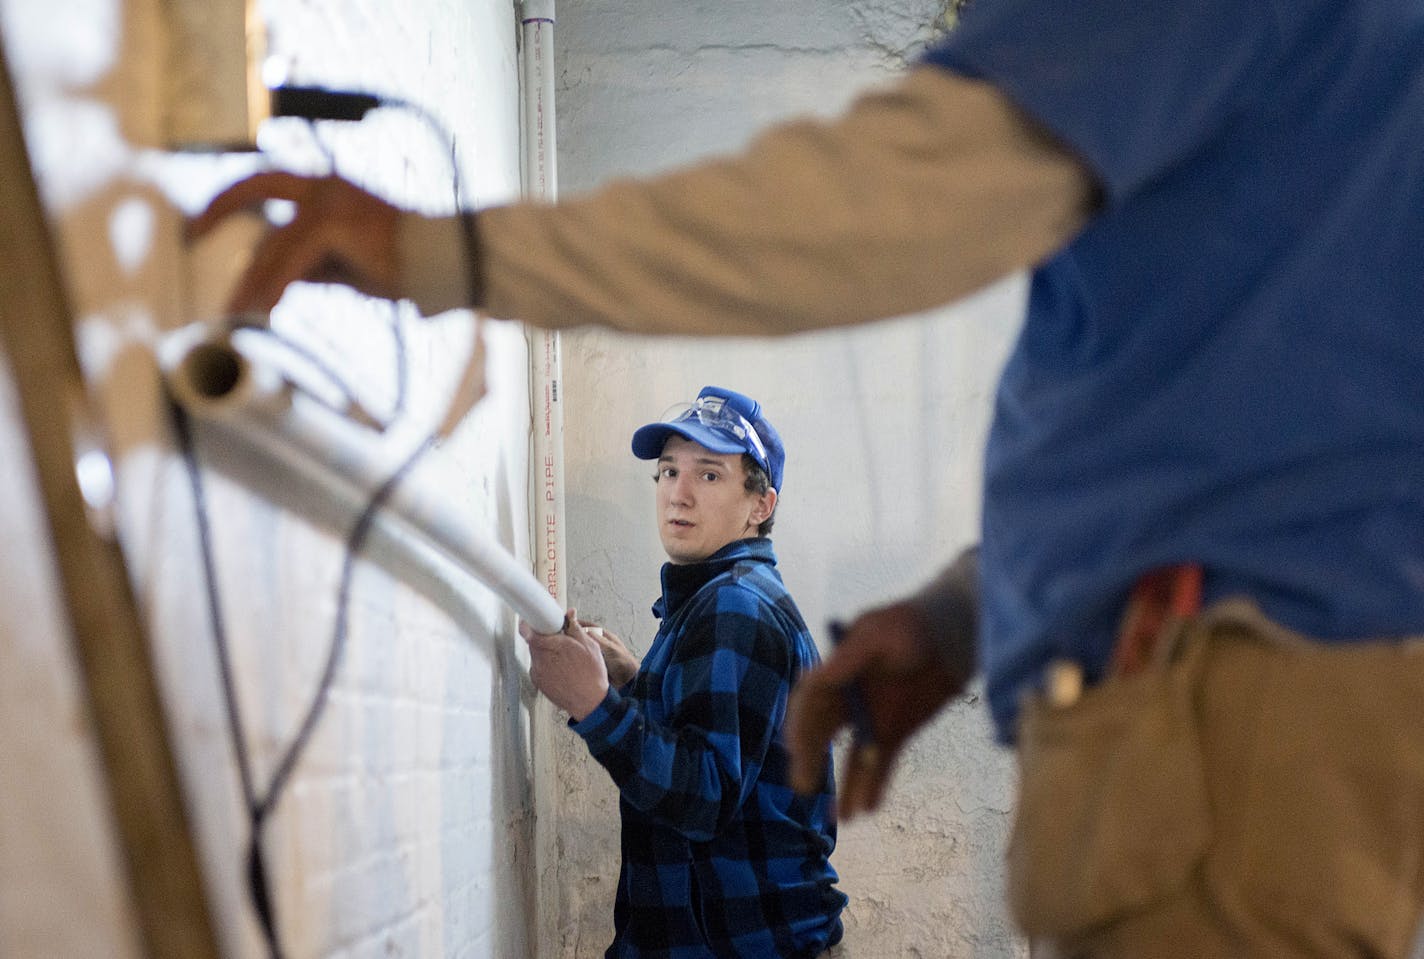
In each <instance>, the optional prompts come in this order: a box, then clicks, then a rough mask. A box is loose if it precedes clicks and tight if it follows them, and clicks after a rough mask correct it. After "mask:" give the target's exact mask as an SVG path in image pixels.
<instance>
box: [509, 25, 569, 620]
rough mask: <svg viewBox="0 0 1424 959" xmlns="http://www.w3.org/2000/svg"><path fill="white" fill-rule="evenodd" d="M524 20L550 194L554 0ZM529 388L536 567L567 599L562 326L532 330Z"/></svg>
mask: <svg viewBox="0 0 1424 959" xmlns="http://www.w3.org/2000/svg"><path fill="white" fill-rule="evenodd" d="M522 9H523V13H522V16H521V27H522V33H523V44H524V59H523V62H522V64H521V73H522V76H521V80H522V83H521V91H520V92H521V98H522V101H523V111H522V115H521V119H522V126H523V135H524V146H523V160H524V163H523V175H524V196H525V198H526V199H530V200H541V201H552V200H554V199H555V197H556V194H557V189H556V186H557V178H558V164H557V157H556V155H555V152H556V142H555V130H554V70H553V52H554V51H553V47H554V0H524V3H523V8H522ZM529 356H530V363H531V370H530V392H531V394H532V396H531V399H532V401H533V402H532V404H531V406H532V409H533V412H534V436H533V445H532V447H531V466H532V468H533V474H534V475H533V483H532V489H531V500H532V503H531V505H532V507H533V508H532V509H531V513H532V516H533V530H532V534H533V535H532V537H531V539H530V542H531V545H532V550H533V553H534V569H535V573H536V575H537V576H538V577H539V580H540V582H542V583H543V584H544V586H545V588H546V589H548V591H549V595H550V596H552V597H554V599H555V600H557V601H558V602H559V603H560V604H561V605H566V600H565V581H566V576H565V570H564V462H563V461H564V409H563V399H564V398H563V370H562V367H561V362H560V356H559V334H558V333H557V332H554V331H548V330H538V331H530V333H529Z"/></svg>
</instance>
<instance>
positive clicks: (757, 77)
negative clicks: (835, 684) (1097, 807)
mask: <svg viewBox="0 0 1424 959" xmlns="http://www.w3.org/2000/svg"><path fill="white" fill-rule="evenodd" d="M945 19H946V15H945V12H944V10H943V8H942V6H941V5H940V4H938V3H936V2H935V0H875V2H860V3H844V4H825V3H816V2H811V0H788V2H784V3H778V4H765V3H748V2H743V0H716V2H713V0H707V2H697V0H694V2H690V3H681V4H674V5H668V4H660V3H652V2H644V0H565V2H564V3H562V4H561V5H560V7H559V18H558V28H557V32H556V48H557V50H558V56H559V77H560V83H559V89H558V97H559V100H558V111H559V138H560V139H559V155H560V156H559V159H560V178H561V191H562V194H563V195H569V194H570V193H573V192H575V191H577V190H579V189H582V188H587V187H590V186H592V185H594V184H597V183H599V182H601V181H603V180H605V179H607V178H609V177H613V176H617V175H622V174H636V173H644V172H650V171H655V170H659V169H664V168H667V167H669V166H672V165H675V164H679V163H683V162H686V161H689V160H692V159H694V158H696V157H699V156H703V155H706V154H709V153H716V152H722V151H727V150H731V149H735V148H736V147H737V146H738V145H740V144H742V143H743V142H745V141H746V139H747V138H748V137H749V136H750V135H751V134H752V132H753V131H754V130H755V129H757V128H758V127H760V126H761V125H763V124H765V123H767V122H770V121H773V120H775V119H776V118H778V117H782V116H786V115H791V114H800V113H807V112H811V113H819V114H829V113H833V112H835V111H836V110H838V109H840V108H841V107H842V106H843V105H844V104H845V103H846V102H847V101H848V99H849V98H850V97H851V96H852V95H853V94H854V93H855V92H856V91H858V90H860V89H862V88H864V87H865V86H867V85H869V84H874V83H880V82H885V81H887V80H888V79H889V78H891V77H893V76H894V75H896V74H897V73H898V72H899V71H900V70H901V69H903V67H904V64H905V63H906V62H907V61H908V60H911V59H912V58H913V57H914V55H915V52H916V51H917V50H918V49H920V48H921V46H922V45H923V44H924V43H925V42H926V41H927V39H928V38H929V37H930V36H931V35H932V34H933V32H934V30H935V29H938V28H942V27H943V26H944V23H945ZM1022 298H1023V286H1022V282H1021V280H1009V281H1007V282H1005V283H1003V284H1000V285H999V286H997V287H995V288H992V289H990V290H988V291H985V292H984V293H983V294H981V295H979V296H977V297H975V298H972V299H971V300H970V301H968V302H965V303H962V304H959V305H957V306H955V307H954V308H952V309H948V310H945V311H941V312H937V313H935V314H932V315H928V316H924V317H917V318H908V319H903V320H897V321H893V322H888V323H882V324H878V325H875V326H870V327H865V328H860V329H856V330H852V331H849V332H845V333H835V334H812V335H804V336H798V337H795V338H790V339H784V340H777V341H765V340H682V341H660V340H654V339H640V338H632V337H624V336H613V335H607V334H602V333H581V334H578V335H576V336H570V337H568V338H567V339H566V341H565V371H566V378H567V382H568V396H569V398H570V402H569V411H568V414H567V416H568V419H567V424H566V425H567V428H568V435H567V437H566V453H567V457H568V460H569V463H570V472H569V476H568V490H569V507H568V509H569V533H568V543H569V554H570V555H569V558H570V567H571V569H572V575H571V579H570V588H569V593H570V599H571V602H572V603H574V604H575V605H576V606H577V607H578V609H579V612H580V615H584V616H589V617H592V618H595V619H598V620H601V621H602V622H604V623H606V624H607V625H608V626H609V627H610V628H612V629H613V630H614V631H615V632H617V633H619V634H620V635H621V636H624V637H626V638H627V639H628V640H629V641H630V643H631V644H632V645H633V646H634V647H635V648H637V649H638V650H639V651H640V652H641V651H642V650H645V649H646V647H647V644H648V642H649V641H650V640H651V638H652V635H653V632H654V630H655V626H656V624H655V621H654V620H653V618H652V616H651V615H650V613H649V606H650V605H651V603H652V601H653V599H654V598H656V590H657V569H658V566H659V565H660V563H661V562H662V560H663V555H662V553H661V550H660V547H659V545H658V540H657V536H656V532H655V527H654V523H653V491H652V484H651V483H650V482H649V479H648V477H649V476H651V472H652V471H651V468H650V467H649V465H648V464H646V463H643V462H640V461H637V460H635V459H634V458H633V457H632V456H631V454H630V453H629V450H628V440H629V436H630V434H631V432H632V430H633V429H634V428H636V427H637V426H639V425H641V424H643V423H645V422H648V421H650V420H654V419H657V418H659V417H660V416H661V415H662V414H663V412H664V411H665V410H666V409H668V407H670V406H671V405H672V404H674V403H677V402H679V401H686V400H689V399H691V398H692V397H693V396H694V395H695V394H696V391H697V389H698V388H699V387H700V386H702V385H704V384H707V383H715V384H719V385H723V386H728V387H732V388H735V389H738V390H742V391H745V392H747V393H750V394H751V395H753V396H755V397H757V398H758V399H759V400H761V402H762V403H763V405H764V407H765V408H766V410H767V411H768V413H769V415H770V416H771V418H772V420H773V422H774V423H775V424H776V425H777V427H778V428H779V430H780V431H781V434H782V436H783V438H784V439H785V441H786V444H787V447H788V462H787V471H786V480H785V483H784V487H785V488H784V490H783V497H782V500H781V505H780V507H779V509H778V518H777V524H776V530H775V532H774V534H773V538H774V540H775V543H776V547H777V552H778V555H779V557H780V559H781V567H782V571H783V574H784V577H785V579H786V581H787V583H788V584H789V585H790V587H791V590H792V592H793V594H794V595H795V596H796V597H797V600H798V602H799V603H800V605H801V607H802V610H803V612H804V613H805V614H806V616H807V619H808V621H809V622H810V623H812V624H813V628H818V629H820V628H822V627H823V626H824V624H825V623H826V621H827V620H828V618H830V617H835V616H839V617H844V616H848V615H851V614H853V613H854V612H855V611H856V610H857V609H861V608H864V607H866V606H868V605H871V604H874V603H876V602H879V601H883V600H885V599H887V598H889V597H892V596H895V595H898V594H899V593H902V592H904V591H906V590H908V589H910V588H912V587H915V586H918V585H919V584H920V583H921V582H922V581H923V580H924V579H925V578H927V577H928V576H929V575H930V574H931V573H932V571H934V570H935V569H937V568H938V566H939V565H940V564H941V563H943V562H944V561H945V560H947V559H948V558H950V557H952V556H953V555H954V554H955V553H956V552H957V550H958V549H959V548H960V547H961V546H963V545H964V544H966V543H969V542H972V541H973V540H974V539H975V538H976V537H977V524H978V515H979V510H978V503H979V492H980V479H979V475H980V460H981V456H982V445H983V437H984V433H985V429H986V425H987V420H988V415H989V408H990V402H991V392H992V385H993V382H994V380H995V378H996V375H997V371H998V369H999V366H1000V364H1001V363H1002V360H1003V358H1004V356H1005V354H1006V352H1007V349H1008V346H1009V344H1010V341H1011V339H1012V337H1013V335H1014V333H1015V331H1016V328H1017V326H1018V323H1019V319H1020V312H1021V307H1022ZM821 638H822V639H823V640H824V632H822V634H821ZM562 748H563V751H564V757H563V759H562V760H561V761H560V764H559V765H560V768H561V769H562V770H563V775H562V796H563V797H564V806H563V810H562V820H561V824H560V830H559V842H560V850H559V853H560V859H559V862H560V869H561V872H562V881H561V882H560V884H559V886H560V888H561V889H563V890H565V891H566V896H565V898H564V899H563V900H562V901H561V902H560V903H558V906H557V908H558V910H559V913H558V916H559V918H558V933H559V942H560V946H561V951H560V953H559V954H561V955H566V956H574V957H592V956H598V955H601V950H602V948H603V947H604V946H605V945H606V944H607V941H608V938H609V935H610V929H611V924H612V897H613V887H614V883H615V881H616V878H617V868H618V851H617V849H618V847H617V834H618V826H617V804H616V793H615V791H614V790H613V788H612V786H611V784H610V782H609V780H608V777H607V776H606V774H604V773H603V771H602V770H601V769H600V768H599V767H598V766H597V765H596V764H594V763H592V762H591V761H590V760H589V759H588V757H587V753H586V750H584V749H583V748H582V746H581V744H580V743H579V742H578V741H577V740H576V739H575V738H574V737H572V736H569V737H567V738H565V740H564V741H563V744H562ZM1012 791H1013V769H1012V762H1011V757H1010V756H1009V755H1008V754H1007V753H1005V752H1004V751H1002V750H1000V749H999V748H998V747H995V746H993V745H991V744H990V738H989V730H988V724H987V720H986V716H985V709H984V706H983V704H982V702H980V701H979V698H978V696H977V695H971V696H970V697H968V698H967V700H966V701H965V702H963V703H962V704H960V705H958V706H956V707H955V708H953V709H951V710H950V711H949V712H948V713H947V714H946V715H944V716H943V717H942V718H941V719H940V720H939V721H938V722H937V723H936V724H935V726H934V727H933V728H932V729H930V730H929V731H928V732H927V733H925V734H924V735H923V736H922V737H921V738H920V739H919V740H918V741H917V742H915V744H914V745H913V747H912V748H911V750H910V751H909V754H908V756H907V757H906V759H905V761H904V763H903V766H902V768H901V770H900V772H899V779H898V782H897V784H896V786H895V789H894V794H893V797H892V799H891V801H890V802H889V804H888V806H887V808H886V809H885V810H884V811H883V812H882V813H881V814H879V815H878V816H876V817H874V818H871V819H868V820H864V821H859V822H854V823H851V824H849V825H847V826H845V827H843V828H842V830H841V836H840V846H839V848H838V849H837V852H836V854H835V856H834V857H833V862H834V863H835V865H836V866H837V868H838V869H839V870H840V873H841V877H842V887H843V888H844V889H845V891H846V892H847V893H848V894H849V895H850V897H851V903H850V906H849V907H848V910H847V912H846V925H847V930H848V931H847V940H846V941H847V943H848V945H849V946H850V948H851V954H852V955H855V956H860V957H877V959H878V957H882V956H885V957H889V956H907V957H915V956H923V957H946V956H949V957H969V956H973V957H1008V956H1022V955H1024V954H1025V952H1026V950H1025V948H1024V946H1023V944H1022V943H1021V942H1019V941H1017V940H1016V939H1015V937H1014V936H1013V934H1012V933H1011V931H1010V928H1009V925H1008V921H1007V918H1006V915H1005V912H1004V909H1003V906H1002V904H1001V885H1002V872H1001V867H1000V861H1001V856H1002V849H1003V844H1004V841H1005V838H1006V833H1007V828H1008V814H1009V811H1010V808H1011V804H1012Z"/></svg>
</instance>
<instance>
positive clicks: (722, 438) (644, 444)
mask: <svg viewBox="0 0 1424 959" xmlns="http://www.w3.org/2000/svg"><path fill="white" fill-rule="evenodd" d="M674 434H675V435H677V436H681V437H683V438H684V439H689V440H692V442H694V443H697V444H698V445H700V446H705V447H707V449H709V450H711V451H712V452H714V453H749V452H751V451H750V450H748V449H747V446H746V444H745V443H743V442H741V441H740V440H738V439H735V438H733V437H730V436H727V435H726V434H725V433H722V432H721V431H719V430H714V429H712V428H711V427H708V426H703V425H702V424H701V423H699V422H698V421H697V420H687V421H685V422H682V423H649V424H648V425H647V426H644V427H641V428H639V429H638V430H637V431H636V432H635V433H634V434H633V455H634V456H636V457H638V459H640V460H655V459H657V458H658V457H659V456H662V455H663V446H665V445H666V444H667V439H668V437H669V436H672V435H674Z"/></svg>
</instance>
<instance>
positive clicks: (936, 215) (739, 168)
mask: <svg viewBox="0 0 1424 959" xmlns="http://www.w3.org/2000/svg"><path fill="white" fill-rule="evenodd" d="M1095 196H1096V190H1095V186H1094V183H1093V180H1092V178H1091V176H1090V175H1089V174H1088V173H1087V171H1086V170H1085V169H1084V168H1083V167H1082V165H1081V164H1080V163H1079V162H1078V161H1077V160H1076V159H1074V158H1073V156H1072V155H1071V154H1069V153H1068V152H1067V151H1066V150H1065V149H1064V148H1063V147H1061V146H1060V145H1059V144H1058V143H1057V142H1055V141H1054V140H1052V139H1051V138H1050V137H1048V136H1047V135H1046V134H1044V133H1043V132H1042V131H1041V130H1040V129H1039V128H1038V127H1037V126H1035V125H1034V124H1033V123H1032V122H1030V121H1029V120H1028V119H1027V118H1026V117H1024V116H1023V114H1022V113H1020V112H1019V111H1018V110H1017V109H1016V108H1015V107H1014V106H1013V105H1012V104H1011V103H1010V102H1009V101H1008V100H1007V99H1005V98H1004V97H1003V96H1002V95H1001V94H999V93H998V92H997V91H996V90H995V89H994V88H993V87H991V86H989V85H987V84H984V83H979V82H975V81H971V80H966V79H964V78H961V77H958V76H955V75H954V74H951V73H948V72H946V71H943V70H940V69H938V68H932V67H921V68H918V69H915V70H912V71H911V72H910V73H909V74H908V75H907V76H906V77H905V78H904V79H903V80H902V81H900V82H898V83H897V84H895V85H894V86H892V87H890V88H888V89H885V90H883V91H878V92H874V93H871V94H867V95H865V96H863V97H862V98H861V99H859V100H858V101H857V102H856V103H854V104H853V105H852V106H851V108H850V109H849V110H848V111H847V112H846V114H845V115H843V116H841V117H840V118H838V119H835V120H831V121H810V120H807V121H798V122H794V123H789V124H785V125H782V126H779V127H776V128H774V129H772V130H771V131H770V132H768V133H766V134H764V135H763V136H761V137H760V138H759V139H757V140H756V141H754V142H753V143H752V144H751V146H750V147H749V148H748V149H747V151H746V152H745V153H743V154H741V155H738V156H735V157H730V158H725V159H718V160H713V161H709V162H705V163H701V164H698V165H695V166H691V167H688V168H686V169H682V170H679V171H675V172H673V173H670V174H667V175H664V176H660V177H657V178H653V179H649V180H620V181H615V182H613V183H610V184H609V185H608V186H606V187H604V188H602V189H599V190H597V191H594V192H592V193H590V194H588V195H586V196H582V197H577V198H573V199H568V200H564V201H561V202H559V203H558V204H556V205H536V204H529V203H519V204H513V205H510V206H504V207H495V208H491V209H488V210H485V211H482V212H481V213H480V215H479V240H480V245H481V260H480V266H481V270H482V274H483V280H484V293H485V303H484V306H485V308H486V309H487V310H488V311H489V312H490V313H491V314H492V315H494V316H500V317H506V318H511V319H520V320H523V321H525V322H528V323H532V324H535V325H538V326H547V327H565V326H574V325H579V324H584V323H596V324H601V325H605V326H610V327H614V328H617V329H623V330H629V331H636V332H646V333H654V332H656V333H686V334H746V333H787V332H793V331H796V330H805V329H813V328H820V327H829V326H838V325H842V324H847V323H854V322H858V321H863V320H867V319H876V318H882V317H889V316H897V315H902V314H906V313H911V312H915V311H918V310H922V309H927V308H929V307H932V306H936V305H939V304H942V303H946V302H949V301H951V300H954V299H957V298H959V297H961V296H963V295H965V294H967V293H970V292H972V291H974V290H976V289H978V288H979V287H981V286H983V285H985V284H986V283H988V282H990V281H992V280H995V279H997V278H999V277H1001V276H1004V275H1006V274H1008V273H1010V272H1012V271H1013V270H1016V269H1019V268H1022V267H1025V266H1029V265H1032V264H1034V263H1036V262H1038V261H1039V260H1041V259H1042V258H1044V257H1046V256H1047V255H1048V254H1050V253H1051V252H1053V251H1054V250H1056V249H1058V248H1059V247H1060V246H1061V245H1062V244H1064V243H1065V242H1066V241H1067V240H1068V239H1069V238H1071V237H1072V235H1073V234H1074V233H1075V232H1076V231H1077V230H1078V229H1079V228H1080V227H1081V226H1082V224H1083V223H1084V221H1085V219H1086V217H1087V216H1088V215H1089V213H1090V212H1091V209H1092V207H1093V204H1094V202H1095ZM441 230H443V231H444V236H445V239H444V240H443V241H440V240H436V239H435V238H434V236H433V234H434V233H436V232H439V231H441ZM409 234H410V237H411V238H416V237H417V234H419V235H421V236H423V237H424V239H423V240H422V239H406V240H403V247H404V248H405V250H406V252H405V253H404V257H405V258H406V259H407V260H408V261H409V260H412V259H414V258H416V257H419V258H420V269H419V270H413V271H411V274H410V278H409V280H408V285H409V286H410V287H411V288H412V290H413V291H414V290H416V288H417V287H418V286H419V285H420V283H419V278H418V277H417V276H416V275H415V274H416V273H417V272H426V273H432V274H439V275H440V276H443V277H444V278H445V281H446V284H447V286H448V287H449V289H448V291H447V294H446V295H447V297H458V295H459V294H458V289H457V288H456V287H454V286H453V284H452V283H451V280H450V277H451V274H452V273H453V274H454V275H455V276H456V277H458V278H460V279H459V282H460V283H463V276H462V272H461V269H460V267H459V265H458V264H455V265H453V266H452V265H450V258H451V253H450V248H451V247H452V245H455V244H458V238H457V233H456V231H455V230H454V228H453V226H451V225H450V224H449V223H448V222H447V223H446V224H444V225H443V226H442V225H440V224H430V223H426V224H423V225H413V226H412V228H411V229H410V230H409ZM415 242H420V243H424V244H426V249H427V252H425V253H415V252H411V247H412V246H413V245H414V244H415ZM434 246H440V247H442V250H441V251H440V252H438V253H431V252H429V250H430V249H431V248H432V247H434ZM454 255H455V256H456V257H458V249H457V251H456V253H455V254H454ZM442 256H443V257H444V264H443V265H442ZM413 295H414V298H415V299H416V300H417V302H419V303H421V305H422V307H423V308H427V309H428V307H429V306H430V305H434V304H436V301H437V300H438V299H439V297H437V296H433V295H430V294H428V293H427V294H423V295H422V294H420V293H418V292H417V293H413ZM447 305H454V304H447Z"/></svg>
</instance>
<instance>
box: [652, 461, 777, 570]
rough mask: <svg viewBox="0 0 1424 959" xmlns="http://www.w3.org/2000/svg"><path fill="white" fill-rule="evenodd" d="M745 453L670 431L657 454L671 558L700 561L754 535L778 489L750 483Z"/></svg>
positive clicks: (661, 524)
mask: <svg viewBox="0 0 1424 959" xmlns="http://www.w3.org/2000/svg"><path fill="white" fill-rule="evenodd" d="M746 476H747V469H746V466H745V465H744V464H743V463H742V456H741V454H740V453H714V452H712V451H711V450H709V449H707V448H706V447H705V446H701V445H699V444H697V443H694V442H692V441H691V440H688V439H684V438H683V437H681V436H675V435H674V436H669V437H668V440H667V442H666V443H665V444H663V455H662V456H661V457H660V458H659V459H658V495H657V504H658V536H659V537H660V538H661V539H662V541H663V549H664V550H665V551H666V552H667V554H668V559H670V560H672V561H673V562H674V563H697V562H701V561H702V560H704V559H706V558H707V557H709V556H711V555H712V554H713V553H715V552H717V550H719V549H721V548H722V547H723V546H726V545H727V544H728V543H731V542H733V541H735V540H739V539H742V538H744V537H747V536H755V535H756V528H757V526H758V525H759V524H760V523H761V522H762V521H763V520H765V519H766V518H767V517H768V516H770V515H771V511H772V508H773V507H775V505H776V491H775V490H769V491H767V492H766V493H761V494H758V493H753V492H750V491H748V490H747V488H746Z"/></svg>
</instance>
